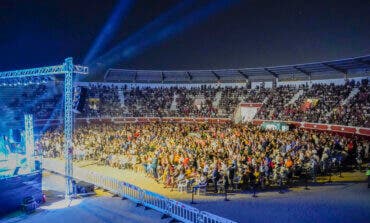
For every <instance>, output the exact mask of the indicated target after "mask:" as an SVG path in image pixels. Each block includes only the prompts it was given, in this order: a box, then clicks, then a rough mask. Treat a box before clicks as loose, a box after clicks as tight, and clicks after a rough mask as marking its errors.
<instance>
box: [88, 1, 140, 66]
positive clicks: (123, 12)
mask: <svg viewBox="0 0 370 223" xmlns="http://www.w3.org/2000/svg"><path fill="white" fill-rule="evenodd" d="M133 2H134V1H133V0H120V1H119V2H118V4H117V6H116V7H115V9H114V11H113V14H112V15H111V17H110V18H109V19H108V21H107V22H106V23H105V26H104V28H103V29H102V31H101V32H100V34H99V36H98V37H97V38H96V39H95V41H94V44H93V45H92V47H91V48H90V50H89V52H88V53H87V55H86V57H85V59H84V62H83V63H84V64H87V63H89V62H90V60H92V59H94V58H95V56H96V55H97V54H98V53H99V52H100V51H101V50H102V49H103V48H104V47H105V46H106V44H107V43H108V42H109V41H110V40H111V39H112V37H113V36H114V35H115V34H116V32H117V30H118V27H119V26H120V25H121V24H122V22H123V20H124V19H125V17H126V16H127V14H128V13H127V12H128V11H129V10H130V9H131V7H132V5H133Z"/></svg>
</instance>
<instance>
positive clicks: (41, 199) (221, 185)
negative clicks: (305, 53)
mask: <svg viewBox="0 0 370 223" xmlns="http://www.w3.org/2000/svg"><path fill="white" fill-rule="evenodd" d="M36 2H37V1H35V4H36V5H37V3H36ZM77 2H78V1H77ZM82 2H83V1H81V3H79V2H78V3H76V6H78V5H80V4H82V5H86V4H85V3H82ZM112 2H114V3H115V4H113V3H109V4H110V5H111V6H110V7H108V6H106V5H104V4H103V3H96V5H99V6H101V9H100V10H101V12H102V14H104V13H106V11H107V10H108V9H105V8H104V7H108V8H109V9H110V10H112V11H111V14H109V15H110V16H108V20H107V21H106V24H103V23H104V22H100V23H102V24H103V29H102V30H101V33H100V34H99V35H98V37H97V38H96V39H95V42H94V41H93V40H91V41H92V46H91V47H90V49H89V50H88V51H87V53H86V55H85V58H83V57H81V56H78V57H77V56H76V57H77V58H72V57H68V58H66V59H65V60H64V61H63V60H51V61H54V63H52V64H51V66H50V64H49V65H48V66H44V67H43V66H42V65H41V66H40V64H39V63H30V62H27V61H26V62H25V64H27V63H28V64H34V65H35V66H33V65H32V66H33V67H35V68H27V69H23V68H20V69H18V67H19V66H18V65H17V66H15V68H16V69H8V70H9V71H6V70H4V71H0V99H1V104H0V108H1V114H2V116H1V117H0V121H1V124H0V136H1V138H0V207H1V208H0V222H4V223H12V222H26V223H27V222H30V223H31V222H40V223H44V222H45V223H46V222H56V223H58V222H77V221H81V220H84V221H86V222H97V223H107V222H133V223H136V222H196V223H197V222H199V223H234V222H240V223H241V222H246V223H249V222H358V223H360V222H369V221H370V212H369V209H370V190H369V187H370V181H369V180H370V164H369V161H370V156H369V146H370V145H369V139H370V119H369V116H370V94H369V92H370V91H369V89H370V84H369V80H370V78H369V70H370V56H369V55H368V54H362V55H357V56H352V57H341V58H335V59H327V60H321V59H318V60H316V61H318V62H311V61H307V60H306V61H304V60H303V61H301V62H298V63H291V65H281V64H275V65H273V66H265V65H262V66H250V67H247V68H231V69H230V68H220V69H128V68H121V67H125V66H126V67H132V64H131V62H130V61H131V60H133V61H135V60H134V58H136V57H137V56H138V55H139V54H142V53H143V52H144V50H150V48H151V47H154V45H156V44H159V43H161V42H166V43H167V42H168V43H170V42H171V41H170V39H171V38H180V37H181V35H186V32H185V30H188V32H191V30H193V29H195V28H196V27H197V23H198V22H199V23H200V22H201V21H203V20H204V21H207V20H208V19H210V20H212V19H216V18H218V17H220V16H221V18H223V20H225V24H228V22H227V21H229V20H228V19H227V18H226V17H227V16H225V15H224V14H225V13H227V12H230V13H231V12H232V13H235V14H238V9H237V7H236V6H237V5H239V4H240V5H239V6H240V7H245V6H243V5H244V4H245V3H238V2H239V1H223V0H219V1H214V2H211V1H204V2H201V1H198V2H197V1H183V2H180V3H178V4H177V5H176V4H174V5H171V4H169V3H156V4H157V5H156V4H154V3H148V4H154V5H153V7H154V6H157V9H156V8H155V7H154V8H153V9H152V10H153V13H154V12H155V10H159V9H161V10H160V11H161V13H163V14H159V15H158V17H155V19H153V21H152V22H150V23H148V24H147V25H146V26H144V28H142V29H140V30H139V31H137V32H134V33H133V34H130V35H129V36H128V37H127V38H126V39H125V40H122V41H118V42H114V41H117V40H114V35H117V36H120V35H118V34H117V33H120V29H122V30H124V28H123V26H122V24H121V22H122V21H125V19H130V18H131V19H132V17H130V16H134V15H132V13H138V11H137V10H139V9H138V8H140V7H139V6H142V5H143V4H144V3H142V2H140V1H138V2H136V1H123V0H122V1H112ZM164 2H165V1H164ZM24 4H25V5H22V4H21V3H9V4H4V8H10V9H12V10H14V12H8V13H10V14H12V13H15V12H16V11H17V10H19V11H18V12H24V11H22V10H26V11H27V10H30V9H28V8H27V7H26V3H24ZM28 4H29V3H28ZM45 4H46V3H45ZM49 4H50V5H49ZM54 4H56V5H54ZM64 4H66V3H60V5H59V4H57V3H47V4H46V5H43V6H40V7H41V8H44V7H46V8H44V10H45V9H49V7H50V9H54V7H61V11H63V10H64V8H63V7H65V6H64ZM94 4H95V3H94ZM107 4H108V3H107ZM109 4H108V5H109ZM31 5H33V4H31ZM0 6H2V5H1V4H0ZM15 6H18V7H19V8H17V7H15ZM167 7H169V10H168V11H166V10H167V9H168V8H167ZM172 7H173V8H172ZM251 7H252V6H251ZM253 7H256V9H259V10H262V9H261V8H259V7H261V6H260V5H258V4H257V3H256V5H255V6H253ZM276 7H277V6H276ZM289 7H293V6H291V5H289ZM289 7H288V6H287V8H289ZM301 7H302V10H303V9H305V7H308V6H301ZM337 7H338V10H339V9H340V7H344V6H343V5H340V4H339V3H338V6H337ZM31 8H32V7H31ZM62 8H63V10H62ZM162 8H163V9H162ZM165 9H166V10H165ZM1 10H3V9H2V8H1ZM35 10H36V9H35ZM65 10H67V9H65ZM131 10H132V11H131ZM135 10H136V11H135ZM145 10H146V11H145V12H151V11H150V10H148V9H145ZM162 10H163V11H162ZM300 10H301V9H300ZM307 10H308V9H307ZM356 10H357V8H356ZM358 10H359V11H358V13H361V10H360V9H358ZM67 11H68V10H67ZM108 11H109V10H108ZM277 11H279V9H277ZM283 11H284V10H282V11H279V12H280V13H282V14H284V13H283ZM303 11H304V10H303ZM303 11H299V12H300V13H303ZM324 11H325V10H324ZM315 12H316V11H315ZM317 12H318V13H319V12H323V11H321V9H320V10H319V9H317ZM71 13H72V12H71ZM130 13H131V14H130ZM10 14H9V16H10ZM126 14H127V16H128V18H126ZM139 14H140V13H139ZM144 14H145V13H144ZM144 14H143V12H141V14H140V15H141V16H143V15H144ZM26 15H27V13H26ZM46 15H49V14H48V13H46ZM94 15H95V14H94ZM299 15H301V14H299ZM86 16H88V15H86ZM136 16H137V15H136ZM229 16H231V15H229ZM241 16H242V18H244V17H243V16H246V15H241ZM249 16H252V15H249ZM253 16H255V17H256V18H257V17H258V15H253ZM281 16H282V15H281ZM286 16H288V15H286ZM77 17H79V16H77ZM139 17H140V16H139ZM235 17H237V15H235ZM11 18H12V17H11V16H10V17H9V19H10V20H11ZM25 18H28V17H27V16H26V17H25ZM52 18H53V16H51V20H52ZM72 18H73V16H71V21H74V23H76V24H80V23H81V24H85V23H86V24H89V23H88V22H77V20H73V19H72ZM89 18H90V17H89ZM91 18H92V17H91ZM135 18H136V17H135ZM175 18H176V19H178V20H176V19H175ZM282 18H283V17H282ZM288 18H289V19H290V17H289V16H288V17H287V19H288ZM293 18H296V17H294V16H292V18H291V19H293ZM336 18H337V17H336ZM365 18H366V17H365ZM94 19H97V20H98V18H95V17H94ZM121 20H122V21H121ZM16 21H18V20H17V19H16V20H14V22H16ZM94 21H95V20H94ZM174 21H176V22H174ZM137 22H138V23H139V22H140V21H139V20H138V21H137ZM171 22H172V23H171ZM296 22H297V23H299V22H300V21H298V20H297V21H296ZM29 23H31V22H29ZM241 23H243V22H242V21H241ZM86 24H85V25H86ZM207 24H208V23H207ZM323 24H324V23H323ZM44 25H45V24H44ZM208 25H209V26H211V25H210V24H208ZM208 25H203V26H202V27H203V28H204V29H206V27H208ZM358 25H359V26H361V24H358ZM45 26H47V25H45ZM220 26H221V24H220ZM194 27H195V28H194ZM221 27H222V26H221ZM251 27H253V26H252V25H251ZM65 29H66V30H69V29H72V28H68V29H67V28H65ZM72 30H73V29H72ZM242 30H243V29H242V28H240V32H241V31H242ZM193 31H194V30H193ZM45 32H46V31H45ZM50 32H51V31H50ZM204 32H206V31H204ZM294 32H295V31H294V30H292V33H294ZM46 33H48V32H46ZM120 34H122V33H120ZM180 34H181V35H180ZM122 35H123V34H122ZM204 35H206V34H204ZM353 35H355V34H353ZM358 35H360V34H358ZM362 35H364V36H366V32H365V34H362ZM176 36H180V37H176ZM80 38H82V37H80ZM116 38H118V37H116ZM333 38H334V37H333ZM334 39H335V38H334ZM334 39H333V40H334ZM177 40H178V39H177ZM35 41H36V40H35ZM109 41H112V42H114V43H116V44H117V45H116V46H115V47H113V48H112V49H111V50H108V51H106V52H105V53H103V52H102V51H104V50H106V48H107V47H108V48H109V46H111V45H109ZM178 41H180V40H178ZM210 41H211V40H210ZM220 41H221V40H220ZM245 41H247V40H245ZM250 41H252V40H250ZM36 42H37V41H36ZM36 42H35V44H36ZM51 42H52V41H51ZM180 42H181V41H180ZM190 42H193V43H194V44H195V42H196V39H194V40H192V41H190ZM303 42H304V41H303ZM308 42H310V41H308ZM45 44H47V41H45ZM48 44H50V47H52V46H53V43H48ZM184 44H185V43H184ZM209 44H211V43H209ZM225 44H227V43H226V42H225ZM234 44H236V43H234ZM302 44H303V43H302ZM359 44H360V42H359ZM175 45H176V44H175ZM177 45H179V43H177ZM180 45H181V44H180ZM329 45H330V44H329ZM367 46H368V45H367ZM297 47H298V45H297ZM364 47H365V48H366V43H364ZM72 48H73V47H72ZM256 48H258V47H257V46H256ZM81 50H82V49H81ZM85 50H86V49H85ZM328 51H329V50H328ZM357 51H358V52H360V53H362V52H363V51H359V50H357ZM357 51H356V52H357ZM223 52H225V54H226V53H227V52H228V50H227V49H224V51H223ZM76 53H77V52H76ZM156 53H157V54H158V57H161V56H159V55H162V54H161V53H160V52H158V51H157V52H156ZM192 53H194V52H193V51H191V52H190V53H189V55H192ZM35 54H36V55H37V53H35ZM157 54H156V55H157ZM77 55H80V54H77ZM171 55H176V53H175V52H172V53H171ZM195 55H196V53H194V56H195ZM210 55H211V54H210V53H209V54H207V55H203V56H204V57H207V56H210ZM328 55H329V52H328ZM164 56H165V55H164V54H163V57H164ZM178 56H179V57H180V58H181V53H179V55H178ZM276 57H277V56H276ZM144 58H145V57H144ZM224 60H225V61H227V58H225V59H224ZM144 61H145V62H144V63H143V64H146V63H149V62H150V61H155V58H152V60H149V59H148V60H146V59H145V60H144ZM287 61H289V60H287ZM290 61H294V60H290ZM136 62H137V63H139V62H140V60H138V61H136ZM198 62H199V63H200V61H198ZM184 63H185V62H184ZM21 64H22V63H21ZM55 64H57V65H55ZM122 64H123V65H124V66H123V65H122ZM133 64H135V63H134V62H133ZM139 64H140V63H139ZM149 64H150V63H149ZM193 64H197V63H196V59H195V60H194V61H193ZM219 64H220V66H221V65H222V63H221V62H219ZM262 64H263V63H262ZM285 64H289V63H285ZM177 65H178V66H180V65H181V64H177ZM32 66H28V67H32ZM194 66H195V67H196V65H194ZM225 66H226V65H225ZM218 67H219V66H218Z"/></svg>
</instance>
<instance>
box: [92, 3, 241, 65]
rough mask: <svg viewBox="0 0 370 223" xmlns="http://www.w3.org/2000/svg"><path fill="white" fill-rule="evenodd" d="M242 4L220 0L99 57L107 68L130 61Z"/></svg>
mask: <svg viewBox="0 0 370 223" xmlns="http://www.w3.org/2000/svg"><path fill="white" fill-rule="evenodd" d="M238 2H240V1H239V0H218V1H214V2H212V3H209V4H208V5H206V6H204V7H202V8H200V9H197V10H195V11H193V12H191V13H190V14H188V15H186V16H184V17H182V18H181V19H179V20H178V21H177V22H174V23H172V24H170V25H168V26H165V27H164V28H162V29H160V30H158V31H157V32H154V33H152V34H150V35H147V36H146V37H147V38H146V39H144V40H142V41H140V42H139V43H137V44H136V45H134V44H129V43H128V42H127V41H125V42H123V43H122V44H120V45H119V46H117V47H115V48H114V49H113V50H111V51H110V52H108V53H107V54H104V55H103V56H101V57H99V61H101V62H102V63H103V64H104V65H105V67H110V66H112V65H114V64H116V63H117V62H120V61H122V60H124V59H126V60H127V59H130V58H132V57H134V56H136V55H138V54H140V53H142V52H143V51H144V50H145V49H147V48H149V47H151V46H153V45H155V44H158V43H160V42H162V41H164V40H166V39H169V38H172V37H174V36H176V35H178V34H180V33H182V32H183V31H185V30H186V29H188V28H190V27H191V26H193V25H196V24H198V23H200V22H202V21H204V20H206V19H207V18H209V17H210V16H212V15H215V14H217V13H220V12H222V11H224V10H226V9H227V8H229V7H231V6H232V5H234V4H235V3H238Z"/></svg>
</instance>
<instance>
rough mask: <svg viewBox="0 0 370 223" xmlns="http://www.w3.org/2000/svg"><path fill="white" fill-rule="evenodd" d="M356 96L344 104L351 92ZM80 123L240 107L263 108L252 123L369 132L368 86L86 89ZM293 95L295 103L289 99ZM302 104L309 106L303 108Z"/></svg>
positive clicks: (221, 113) (217, 113) (220, 112)
mask: <svg viewBox="0 0 370 223" xmlns="http://www.w3.org/2000/svg"><path fill="white" fill-rule="evenodd" d="M355 88H356V89H359V92H358V93H357V94H356V95H354V97H352V98H350V99H349V100H347V98H348V97H349V95H350V93H351V92H352V91H353V90H354V89H355ZM87 91H88V96H87V98H85V99H83V100H86V103H84V104H85V106H84V109H83V112H82V114H81V117H211V118H216V117H217V118H232V117H233V115H234V113H235V109H236V108H237V106H238V104H239V103H241V102H249V103H262V104H263V106H262V107H261V108H260V109H259V111H258V113H257V115H256V117H255V118H258V119H263V120H282V121H298V122H312V123H325V124H341V125H352V126H362V127H370V123H369V121H368V120H369V115H370V106H369V105H370V96H369V93H368V92H369V86H368V80H367V79H364V80H362V81H361V82H355V81H347V82H346V83H345V84H343V85H335V84H312V85H308V84H303V85H298V86H295V85H286V86H278V87H273V88H265V87H263V86H261V87H257V88H254V89H249V88H247V87H246V86H244V87H240V86H235V87H228V86H224V87H220V86H217V87H216V86H209V85H208V86H207V85H203V86H200V87H191V88H185V87H169V88H165V87H153V88H151V87H144V88H139V87H128V86H127V85H120V86H118V85H105V84H91V85H89V86H88V87H87ZM299 93H300V94H299ZM296 95H298V96H299V97H297V98H296V99H294V97H295V96H296ZM307 103H308V104H309V105H307Z"/></svg>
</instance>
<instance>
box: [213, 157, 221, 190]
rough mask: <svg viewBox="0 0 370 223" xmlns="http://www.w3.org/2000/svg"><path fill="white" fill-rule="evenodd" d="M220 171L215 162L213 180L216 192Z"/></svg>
mask: <svg viewBox="0 0 370 223" xmlns="http://www.w3.org/2000/svg"><path fill="white" fill-rule="evenodd" d="M220 177H221V176H220V172H219V171H218V166H217V164H215V168H214V169H213V172H212V181H213V184H214V185H215V193H217V192H218V190H217V183H218V181H219V180H220Z"/></svg>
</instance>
